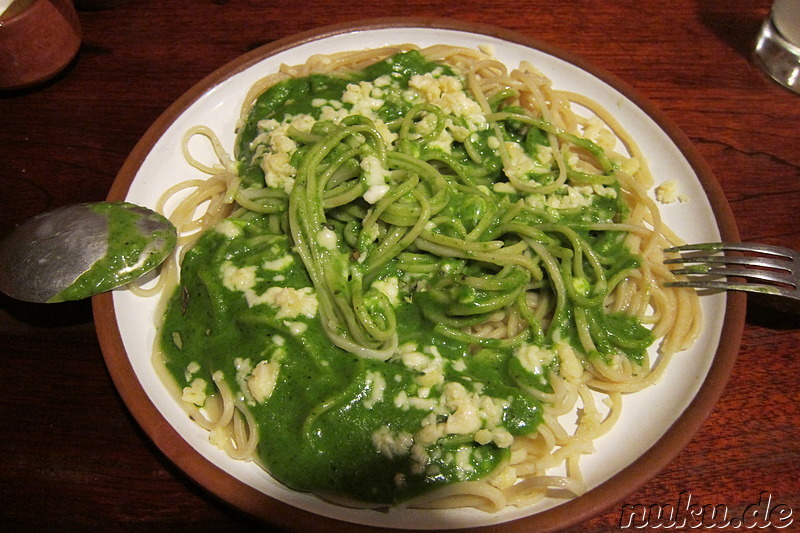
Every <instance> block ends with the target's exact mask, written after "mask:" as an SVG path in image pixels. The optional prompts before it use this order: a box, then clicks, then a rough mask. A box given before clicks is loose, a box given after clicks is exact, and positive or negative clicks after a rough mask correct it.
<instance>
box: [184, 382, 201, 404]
mask: <svg viewBox="0 0 800 533" xmlns="http://www.w3.org/2000/svg"><path fill="white" fill-rule="evenodd" d="M206 385H207V383H206V380H204V379H203V378H195V379H193V380H192V382H191V383H190V384H189V386H188V387H184V388H183V394H181V400H183V401H184V402H187V403H193V404H195V405H197V406H201V405H203V404H204V403H206Z"/></svg>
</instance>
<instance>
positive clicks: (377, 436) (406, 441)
mask: <svg viewBox="0 0 800 533" xmlns="http://www.w3.org/2000/svg"><path fill="white" fill-rule="evenodd" d="M413 444H414V437H413V435H411V433H408V432H405V431H400V432H398V433H392V431H391V430H390V429H389V428H388V427H387V426H383V427H381V428H379V429H378V430H377V431H375V432H374V433H373V434H372V445H373V446H374V447H375V449H376V450H378V451H379V452H380V453H381V454H383V455H384V456H386V457H388V458H389V459H393V458H395V457H401V456H403V455H408V452H409V450H410V449H411V446H412V445H413Z"/></svg>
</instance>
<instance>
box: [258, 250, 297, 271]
mask: <svg viewBox="0 0 800 533" xmlns="http://www.w3.org/2000/svg"><path fill="white" fill-rule="evenodd" d="M293 262H294V258H293V257H292V256H291V254H286V255H282V256H281V257H279V258H277V259H273V260H271V261H264V264H263V265H262V266H263V267H264V268H265V269H266V270H285V269H286V268H287V267H288V266H289V265H291V264H292V263H293Z"/></svg>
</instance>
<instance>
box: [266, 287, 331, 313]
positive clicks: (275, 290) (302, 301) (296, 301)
mask: <svg viewBox="0 0 800 533" xmlns="http://www.w3.org/2000/svg"><path fill="white" fill-rule="evenodd" d="M262 297H263V301H264V302H265V303H268V304H269V305H272V306H273V307H277V308H278V313H277V314H276V315H275V318H277V319H279V320H280V319H282V318H294V317H297V316H300V315H303V316H305V317H307V318H313V317H314V315H316V314H317V297H316V295H315V294H314V290H313V289H312V288H311V287H303V288H302V289H293V288H291V287H270V288H269V289H267V292H265V293H264V294H263V295H262Z"/></svg>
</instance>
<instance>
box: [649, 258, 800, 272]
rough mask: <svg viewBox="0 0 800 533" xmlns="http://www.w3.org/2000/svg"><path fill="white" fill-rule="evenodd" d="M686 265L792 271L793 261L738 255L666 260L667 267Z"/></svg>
mask: <svg viewBox="0 0 800 533" xmlns="http://www.w3.org/2000/svg"><path fill="white" fill-rule="evenodd" d="M685 263H718V264H726V265H746V266H755V267H764V268H776V269H779V270H785V271H791V269H792V267H791V265H792V260H791V259H786V258H784V256H777V257H754V256H736V255H682V256H679V257H671V258H669V259H665V260H664V264H666V265H677V264H685Z"/></svg>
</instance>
